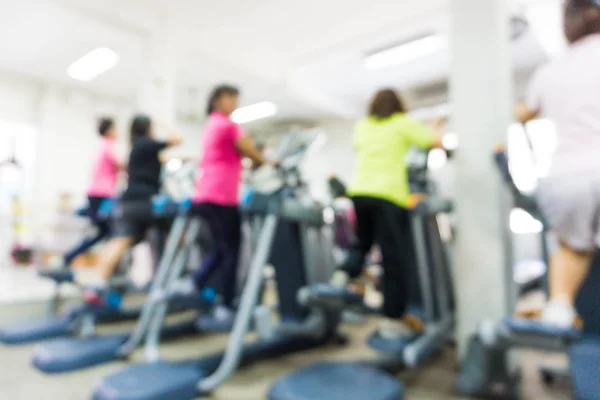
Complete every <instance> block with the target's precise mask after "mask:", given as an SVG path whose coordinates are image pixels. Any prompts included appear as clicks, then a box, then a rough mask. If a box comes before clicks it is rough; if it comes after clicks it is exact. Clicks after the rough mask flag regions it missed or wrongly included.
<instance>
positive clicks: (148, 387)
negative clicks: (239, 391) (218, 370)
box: [92, 362, 203, 400]
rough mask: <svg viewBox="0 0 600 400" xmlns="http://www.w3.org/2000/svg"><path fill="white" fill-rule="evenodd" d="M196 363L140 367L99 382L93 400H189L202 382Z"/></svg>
mask: <svg viewBox="0 0 600 400" xmlns="http://www.w3.org/2000/svg"><path fill="white" fill-rule="evenodd" d="M202 374H203V372H202V369H201V368H199V367H198V364H197V363H193V362H184V363H177V364H174V363H163V362H159V363H153V364H140V365H136V366H135V368H129V369H124V370H123V371H121V372H120V373H118V374H112V375H109V376H107V377H105V378H102V380H101V381H100V383H99V385H98V386H97V388H96V390H95V392H94V395H93V397H92V398H93V400H193V399H195V398H196V393H197V392H196V385H197V383H198V381H199V380H200V379H202Z"/></svg>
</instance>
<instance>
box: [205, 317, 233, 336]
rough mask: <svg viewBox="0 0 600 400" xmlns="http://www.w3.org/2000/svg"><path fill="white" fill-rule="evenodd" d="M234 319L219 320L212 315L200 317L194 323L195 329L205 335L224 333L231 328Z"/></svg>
mask: <svg viewBox="0 0 600 400" xmlns="http://www.w3.org/2000/svg"><path fill="white" fill-rule="evenodd" d="M233 322H234V319H233V318H231V319H229V320H223V321H221V320H219V319H217V318H215V317H214V316H212V315H202V316H201V317H200V318H198V320H197V321H196V328H197V329H198V331H200V332H205V333H226V332H229V331H231V329H232V328H233Z"/></svg>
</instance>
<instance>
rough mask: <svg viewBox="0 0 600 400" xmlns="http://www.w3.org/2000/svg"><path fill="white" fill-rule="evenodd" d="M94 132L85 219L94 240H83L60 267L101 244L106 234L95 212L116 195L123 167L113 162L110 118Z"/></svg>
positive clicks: (103, 222)
mask: <svg viewBox="0 0 600 400" xmlns="http://www.w3.org/2000/svg"><path fill="white" fill-rule="evenodd" d="M98 132H99V133H100V136H102V144H101V145H100V151H99V153H98V156H97V158H96V162H95V164H94V171H93V174H92V182H91V185H90V188H89V190H88V216H89V217H90V218H91V220H92V222H93V223H94V225H95V226H96V228H97V230H98V232H97V233H96V235H95V236H92V237H87V238H85V239H84V240H83V242H81V244H79V245H78V246H77V247H76V248H74V249H73V250H71V251H70V252H68V253H67V254H65V256H64V260H63V263H64V265H65V266H69V265H71V263H72V262H73V260H74V259H75V258H76V257H77V256H79V255H80V254H83V253H85V252H86V251H88V250H89V249H91V248H92V247H94V246H95V245H96V244H98V243H99V242H100V241H101V240H103V239H105V238H106V237H107V236H108V234H109V231H110V227H109V223H108V221H107V220H106V219H100V218H98V216H97V214H98V208H99V207H100V204H102V203H103V202H104V201H105V200H108V199H110V198H113V197H115V195H116V194H117V175H118V173H119V170H121V169H123V165H122V164H120V163H119V161H118V159H117V151H116V144H115V142H116V139H117V129H116V127H115V122H114V120H113V119H111V118H102V119H101V120H100V123H99V125H98Z"/></svg>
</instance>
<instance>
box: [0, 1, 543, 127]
mask: <svg viewBox="0 0 600 400" xmlns="http://www.w3.org/2000/svg"><path fill="white" fill-rule="evenodd" d="M514 1H515V2H516V3H515V4H517V3H519V2H521V1H523V0H514ZM528 1H539V0H528ZM550 1H553V0H550ZM448 2H449V0H420V1H418V2H417V1H407V0H404V1H401V0H397V1H390V0H369V1H367V0H328V1H323V0H303V1H297V0H246V1H240V0H219V1H210V2H209V1H207V0H171V1H167V0H96V1H90V0H19V1H14V0H0V7H1V8H2V13H1V14H0V68H1V69H4V70H9V71H16V72H19V73H21V74H25V75H30V76H34V77H37V78H41V79H44V80H49V81H55V82H61V83H64V84H69V85H76V86H83V87H85V88H87V89H89V90H92V91H94V92H97V93H100V94H103V95H107V96H114V97H128V98H132V99H133V98H134V95H135V93H136V91H137V88H138V87H139V83H140V81H139V78H138V77H139V76H140V75H141V74H140V71H142V70H143V69H144V68H146V67H147V66H146V65H145V62H144V54H145V50H146V49H147V47H148V43H150V41H151V40H152V37H153V35H154V34H156V32H158V31H159V30H160V28H161V27H164V26H165V24H167V22H166V20H167V19H168V18H170V19H171V22H170V24H171V26H173V27H174V29H172V30H171V31H170V32H169V33H170V36H171V38H172V40H173V42H174V43H176V48H175V54H176V57H175V59H176V65H177V68H176V81H177V103H178V110H179V113H180V115H183V116H184V117H186V118H190V119H193V118H198V117H200V116H201V115H202V111H203V109H204V102H205V98H206V96H207V93H208V91H209V90H210V88H211V87H212V86H213V85H215V84H216V83H219V82H222V81H227V82H232V83H234V84H237V85H239V86H240V87H241V88H242V89H243V102H245V103H253V102H256V101H262V100H270V101H273V102H275V103H276V104H277V105H278V107H279V109H280V113H279V116H281V117H283V118H316V117H324V116H332V115H337V116H356V115H358V114H360V113H361V110H362V109H363V106H364V104H365V102H366V100H367V99H368V97H369V96H370V95H371V93H372V92H373V91H374V90H375V89H376V88H377V87H380V86H383V85H386V86H389V85H393V86H395V87H398V88H402V89H405V90H406V91H407V94H408V97H409V103H411V104H417V105H421V104H427V103H428V102H429V103H431V102H435V100H431V98H433V97H435V96H434V95H435V93H434V92H435V90H443V88H444V85H443V84H442V85H441V86H440V82H442V83H443V81H444V79H445V78H446V76H447V72H448V67H449V61H448V54H447V52H441V53H439V54H433V55H431V56H430V57H426V58H424V59H421V60H418V61H415V62H413V63H410V64H407V65H402V66H399V67H395V68H389V69H386V70H381V71H376V72H373V71H367V70H366V69H365V68H364V67H363V63H362V58H363V56H364V54H365V53H367V52H369V51H372V50H373V49H376V48H378V47H381V46H382V45H383V46H385V45H389V44H390V43H393V42H397V41H399V40H402V39H406V38H408V37H411V36H413V35H415V34H422V33H425V32H447V31H448V22H449V16H448ZM100 46H106V47H110V48H112V49H113V50H115V51H116V52H117V53H118V54H119V56H120V61H119V64H118V65H117V66H116V67H115V68H114V69H112V70H110V71H108V72H107V73H105V74H103V75H102V76H100V77H99V78H97V79H95V80H94V81H92V82H88V83H76V82H74V81H73V80H71V79H70V78H69V76H68V75H67V73H66V69H67V67H68V66H69V64H71V63H72V62H73V61H75V60H76V59H77V58H79V57H81V56H82V55H84V54H85V53H87V52H88V51H90V50H92V49H93V48H96V47H100ZM513 56H514V62H515V67H516V68H517V70H522V71H527V70H530V69H531V68H533V67H534V66H536V65H538V64H539V63H540V62H542V61H543V60H544V59H545V58H546V53H545V52H544V50H543V48H542V46H541V45H540V41H539V40H538V39H537V37H536V35H535V34H534V33H532V32H529V33H528V34H526V35H525V36H524V37H522V38H521V39H519V40H518V41H517V42H516V43H514V45H513ZM431 85H433V86H431ZM436 85H437V86H436ZM427 86H431V87H430V88H429V89H430V90H427V89H428V88H427ZM436 88H437V89H436Z"/></svg>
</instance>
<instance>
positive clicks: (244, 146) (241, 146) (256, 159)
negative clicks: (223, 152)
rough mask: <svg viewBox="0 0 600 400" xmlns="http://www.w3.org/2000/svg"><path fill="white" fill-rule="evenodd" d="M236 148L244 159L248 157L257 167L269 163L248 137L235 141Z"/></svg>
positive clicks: (240, 137)
mask: <svg viewBox="0 0 600 400" xmlns="http://www.w3.org/2000/svg"><path fill="white" fill-rule="evenodd" d="M235 147H236V148H237V150H238V151H239V152H240V154H241V155H243V156H244V157H248V158H249V159H250V160H252V164H253V165H254V166H256V167H260V166H261V165H263V164H266V163H267V160H266V159H265V157H264V155H263V153H262V152H261V151H260V150H258V148H257V147H256V144H255V143H254V141H253V140H252V139H250V138H249V137H248V136H239V137H238V139H237V140H236V141H235Z"/></svg>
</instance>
